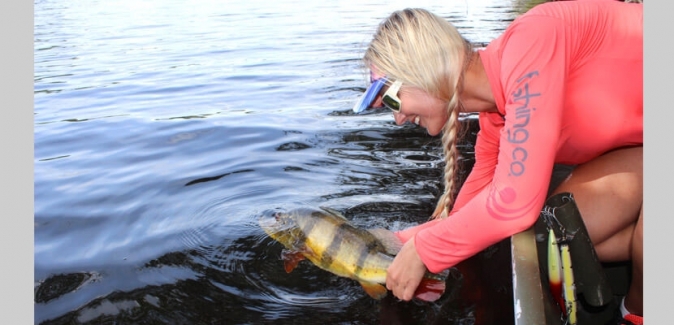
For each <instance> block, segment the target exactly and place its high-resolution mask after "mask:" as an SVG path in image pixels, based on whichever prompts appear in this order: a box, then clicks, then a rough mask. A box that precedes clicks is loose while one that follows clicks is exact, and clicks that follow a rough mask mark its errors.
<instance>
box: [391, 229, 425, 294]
mask: <svg viewBox="0 0 674 325" xmlns="http://www.w3.org/2000/svg"><path fill="white" fill-rule="evenodd" d="M425 273H426V265H424V262H422V261H421V257H419V254H418V253H417V249H416V247H415V246H414V240H408V241H407V243H405V245H403V247H402V249H401V250H400V252H399V253H398V255H396V257H395V258H394V259H393V263H391V265H390V266H389V267H388V270H387V273H386V288H387V289H389V290H391V291H392V292H393V295H395V296H396V297H398V299H401V300H405V301H409V300H411V299H412V298H413V297H414V292H415V291H416V290H417V287H418V286H419V283H420V282H421V279H422V278H423V277H424V274H425Z"/></svg>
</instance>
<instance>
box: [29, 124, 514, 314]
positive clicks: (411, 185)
mask: <svg viewBox="0 0 674 325" xmlns="http://www.w3.org/2000/svg"><path fill="white" fill-rule="evenodd" d="M464 124H465V125H466V126H467V128H466V136H465V137H464V140H463V142H462V143H461V144H460V148H461V157H462V158H461V163H462V170H463V171H464V173H463V174H462V177H461V180H462V179H463V177H465V175H466V174H467V172H468V171H469V170H470V168H471V167H472V164H473V162H474V153H473V152H472V145H471V143H473V141H474V137H475V135H476V132H477V120H476V119H466V120H464ZM317 136H318V137H319V138H320V139H321V141H320V142H321V143H324V144H323V145H324V146H325V147H323V148H322V150H326V151H327V155H328V157H329V158H330V159H334V161H331V160H329V159H328V160H325V157H323V158H322V160H321V161H322V162H311V161H309V162H307V163H306V164H305V166H303V167H298V166H295V167H294V168H288V167H286V168H285V172H287V173H297V172H309V173H313V172H315V171H312V168H313V167H312V166H314V165H322V164H328V165H329V166H330V168H337V169H338V172H337V175H338V176H337V183H339V187H338V188H339V189H340V190H339V191H337V192H336V193H330V194H326V195H322V196H321V198H320V200H321V202H320V204H322V205H326V206H331V207H334V208H335V209H338V210H341V212H342V213H344V215H345V216H346V217H347V218H348V219H350V220H351V221H352V223H354V224H355V225H357V226H360V227H364V228H370V227H372V228H373V227H386V228H389V229H392V230H396V229H401V228H405V227H408V226H411V225H414V224H418V223H421V222H424V221H425V220H427V218H428V215H429V214H430V213H431V212H432V210H433V208H434V205H435V201H436V200H437V197H438V196H439V195H440V192H441V189H442V182H441V180H442V178H441V176H442V167H443V162H442V160H443V159H442V157H441V148H440V139H439V138H437V137H429V136H428V135H427V134H426V133H425V130H422V129H419V128H416V127H413V126H403V127H397V126H395V127H388V126H387V125H383V126H381V127H379V128H369V129H367V130H362V129H360V130H346V131H344V132H339V131H334V130H333V131H330V132H324V133H320V132H319V134H318V135H317ZM306 142H307V141H294V140H292V141H286V142H283V143H282V144H280V145H278V146H277V147H276V150H277V151H295V150H300V151H301V150H305V149H308V148H311V147H312V146H314V145H310V144H307V143H306ZM325 143H327V144H325ZM320 168H324V166H321V167H320ZM236 172H239V173H244V172H250V171H249V170H246V169H241V170H238V171H236ZM233 173H235V172H231V173H224V174H221V175H214V176H212V177H210V178H209V177H203V178H196V179H194V180H191V181H189V182H187V183H186V184H184V186H191V185H196V184H199V183H203V182H209V181H216V180H217V179H219V178H221V177H225V176H228V175H231V174H233ZM257 217H258V216H257V215H250V216H248V217H247V218H246V220H248V223H247V224H245V225H239V226H238V228H236V231H233V233H231V234H229V235H228V236H229V237H228V238H223V239H222V240H220V241H219V242H217V243H212V242H211V243H205V242H204V241H200V240H198V239H197V240H193V241H192V242H191V244H189V245H186V246H188V247H187V249H185V250H180V251H173V252H169V253H166V254H163V255H162V256H160V257H158V258H155V259H152V260H150V261H149V262H146V263H144V264H142V265H141V266H139V267H137V268H136V269H135V270H134V271H131V272H130V273H129V276H131V277H134V276H138V274H151V276H152V277H153V278H156V277H164V278H167V279H169V280H167V281H163V282H162V281H158V280H154V282H152V281H146V282H150V283H149V284H148V283H146V284H145V285H139V286H137V287H136V288H133V289H130V290H122V289H117V290H114V291H112V292H110V293H106V294H103V295H99V296H97V297H96V298H94V299H90V300H88V301H86V300H85V301H83V302H82V304H81V305H80V307H78V308H76V309H74V310H70V311H68V312H66V313H61V314H59V316H56V317H54V318H52V319H47V320H42V321H41V324H85V323H90V324H111V323H122V324H134V323H167V324H169V323H170V324H320V323H328V324H508V323H512V320H513V311H512V285H511V282H510V277H509V276H510V274H511V272H510V271H509V267H510V252H509V249H510V248H509V242H508V241H503V242H501V243H499V244H496V245H494V246H492V247H490V248H488V249H487V250H485V251H483V252H482V253H480V254H478V255H476V256H474V257H473V258H471V259H468V260H466V261H464V262H463V263H461V264H459V265H458V266H457V270H458V271H456V272H454V273H452V274H451V276H450V277H449V278H448V280H447V291H446V292H445V294H444V295H443V296H442V297H441V299H439V300H438V301H436V302H433V303H425V302H418V301H411V302H403V301H399V300H397V299H396V298H394V297H392V295H391V294H389V295H388V296H387V297H386V298H384V299H382V300H381V301H376V300H373V299H372V298H370V297H369V296H367V294H365V292H364V291H363V290H362V288H361V287H360V285H359V284H358V283H357V282H355V281H353V280H350V279H346V278H341V277H338V276H335V275H333V274H331V273H329V272H326V271H323V270H321V269H319V268H317V267H316V266H314V265H312V264H311V263H310V262H306V261H305V262H302V263H300V265H299V266H298V267H297V268H296V269H295V270H294V271H293V272H291V273H286V272H285V271H284V268H283V262H282V261H281V259H280V257H281V251H282V249H283V247H282V245H280V244H279V243H277V242H275V241H274V240H272V239H270V238H268V237H267V236H266V235H265V234H264V233H263V231H262V230H261V229H259V228H258V227H257V224H256V223H255V222H254V220H257ZM197 235H198V234H197ZM110 272H112V271H110ZM105 277H106V275H105V274H99V273H96V272H73V273H66V274H58V275H52V276H50V277H48V278H47V279H44V280H42V281H40V283H38V284H36V288H35V303H36V307H37V306H40V305H45V304H49V303H54V302H58V301H59V299H69V298H70V299H73V298H72V296H73V295H76V294H77V292H78V291H82V290H86V288H87V287H91V286H95V285H96V283H97V282H100V281H104V280H105ZM171 279H173V280H171Z"/></svg>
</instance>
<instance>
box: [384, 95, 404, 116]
mask: <svg viewBox="0 0 674 325" xmlns="http://www.w3.org/2000/svg"><path fill="white" fill-rule="evenodd" d="M382 102H383V103H384V106H386V107H388V108H389V109H390V110H392V111H394V112H396V113H398V112H400V101H398V100H397V99H395V98H393V97H391V96H388V95H384V97H383V98H382Z"/></svg>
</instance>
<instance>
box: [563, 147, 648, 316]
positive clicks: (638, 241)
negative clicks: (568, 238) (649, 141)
mask: <svg viewBox="0 0 674 325" xmlns="http://www.w3.org/2000/svg"><path fill="white" fill-rule="evenodd" d="M560 192H571V193H573V196H574V198H575V200H576V205H577V206H578V210H579V211H580V214H581V216H582V217H583V221H584V222H585V227H586V228H587V231H588V234H589V236H590V239H591V240H592V242H593V244H594V248H595V250H596V251H597V256H598V257H599V259H600V260H601V261H603V262H615V261H629V260H631V261H632V282H631V284H630V288H629V291H628V293H627V296H626V298H625V307H626V308H627V309H628V310H629V311H630V312H631V313H633V314H636V315H643V296H642V295H643V208H642V203H643V147H633V148H626V149H618V150H615V151H612V152H609V153H606V154H604V155H602V156H600V157H597V158H595V159H594V160H592V161H589V162H587V163H585V164H582V165H579V166H578V167H576V168H575V169H574V170H573V171H572V172H571V175H569V177H568V178H567V179H566V180H564V181H563V182H562V183H561V184H560V185H559V186H558V187H557V188H556V189H555V191H554V192H553V194H556V193H560Z"/></svg>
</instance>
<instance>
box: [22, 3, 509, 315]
mask: <svg viewBox="0 0 674 325" xmlns="http://www.w3.org/2000/svg"><path fill="white" fill-rule="evenodd" d="M408 6H415V7H424V8H427V9H430V10H432V11H434V12H435V13H437V14H440V15H441V16H443V17H446V18H447V19H449V20H450V21H452V22H454V23H455V24H456V25H457V27H459V29H460V30H461V32H462V33H463V35H464V36H465V37H466V38H467V39H468V40H470V41H471V42H473V43H475V44H476V45H478V46H479V45H480V44H486V43H488V42H489V41H490V40H492V39H493V38H495V37H496V36H497V35H498V34H499V33H500V32H501V31H502V30H503V29H504V28H505V27H506V26H507V25H508V23H509V22H510V21H512V19H514V18H515V17H516V16H517V15H518V12H517V11H516V10H515V9H514V7H515V6H516V1H515V0H513V1H508V0H491V1H474V0H470V1H463V0H454V1H414V2H413V3H410V2H406V1H372V0H364V1H359V2H351V1H349V2H346V1H330V2H322V1H306V0H297V1H293V0H282V1H277V2H272V1H258V0H251V1H215V0H213V1H211V0H194V1H179V0H166V1H149V0H110V1H100V0H93V1H87V2H86V3H85V2H73V1H65V0H37V1H35V3H34V14H35V15H34V46H35V48H34V80H35V82H34V92H35V93H34V141H35V146H34V180H35V185H34V186H35V187H34V193H35V196H34V202H35V203H34V211H35V216H34V218H35V219H34V238H35V239H34V240H35V241H34V274H35V275H34V276H35V281H34V289H35V304H34V319H35V323H36V324H80V323H91V324H113V323H114V324H134V323H143V324H161V323H169V324H320V323H329V324H431V323H435V324H473V323H476V321H475V317H476V316H475V315H476V314H479V313H480V308H481V307H480V306H479V305H476V304H475V303H474V301H476V300H475V299H477V298H475V297H476V296H478V295H477V293H479V292H478V291H479V290H477V289H471V287H470V286H468V284H470V281H469V279H470V278H471V277H472V274H457V275H456V281H457V282H456V285H454V286H452V285H450V286H448V292H447V294H446V295H445V296H443V298H442V299H441V300H439V301H437V302H435V303H419V302H400V301H397V300H396V299H394V298H392V297H390V295H389V297H387V298H385V299H384V300H382V301H376V300H373V299H371V298H370V297H369V296H367V295H366V294H365V292H364V291H363V290H362V288H361V287H360V285H358V283H356V282H355V281H352V280H349V279H345V278H339V277H337V276H334V275H332V274H330V273H328V272H325V271H322V270H320V269H318V268H317V267H315V266H313V265H311V264H310V263H308V262H306V263H305V262H303V263H301V264H300V266H299V267H298V268H297V269H296V270H295V271H293V272H292V273H290V274H286V273H285V271H284V270H283V264H282V261H281V260H280V254H281V249H282V247H281V245H280V244H278V243H276V242H275V241H273V240H271V239H269V238H268V237H266V235H265V234H264V232H263V231H262V230H261V229H260V228H259V227H258V225H257V223H256V220H257V218H258V217H259V216H260V215H261V214H263V213H265V212H266V211H270V210H274V209H292V208H294V207H299V206H312V207H317V206H327V207H330V208H333V209H335V210H338V211H341V212H342V213H344V215H345V216H346V217H347V218H348V219H350V220H352V222H353V223H354V224H356V225H358V226H361V227H364V228H369V227H385V228H388V229H392V230H397V229H402V228H405V227H409V226H412V225H415V224H418V223H420V222H423V221H425V220H426V219H427V217H428V215H429V214H430V212H431V211H432V210H433V207H434V204H435V201H436V199H437V197H438V195H439V194H440V191H441V189H442V180H441V175H442V165H443V163H442V157H441V149H440V146H439V145H440V140H439V138H438V137H431V136H429V135H428V134H427V133H426V131H425V130H424V129H420V128H417V127H415V126H411V125H405V126H397V125H395V123H394V121H393V117H392V115H391V114H390V112H389V111H385V110H375V111H373V112H371V113H368V114H365V115H355V114H353V113H352V112H351V107H352V105H353V103H354V101H355V100H356V99H357V97H358V96H359V95H360V94H361V93H362V91H364V87H365V86H366V85H367V76H366V74H365V70H363V67H362V66H361V61H360V58H361V57H362V54H363V51H364V48H365V46H366V45H367V43H368V42H369V40H370V38H371V35H372V33H373V32H374V30H375V28H376V25H377V24H378V23H379V22H380V21H381V20H382V19H383V18H385V17H386V16H388V14H390V13H391V12H392V11H394V10H397V9H402V8H405V7H408ZM474 121H475V120H474V119H471V117H466V125H468V126H470V125H472V123H473V122H474ZM471 135H474V132H473V133H471V132H470V130H469V132H468V136H467V139H466V142H465V143H463V144H462V150H463V151H462V153H463V158H464V160H463V163H464V166H465V167H466V169H469V168H470V166H471V162H472V152H471V150H472V146H471V144H470V141H469V140H470V138H471ZM497 249H498V247H497ZM506 264H507V263H506ZM468 269H470V267H468ZM473 271H475V272H477V273H479V272H481V271H479V270H473ZM505 271H506V272H505V273H506V276H508V274H507V272H508V270H505ZM450 284H451V283H450ZM491 289H493V290H495V292H496V293H494V294H495V295H497V296H493V297H494V299H497V298H499V296H498V294H502V295H503V297H505V298H504V299H507V298H508V297H509V295H510V293H508V292H507V290H504V289H503V288H501V287H498V286H496V287H495V288H491ZM487 291H489V290H487V289H485V290H483V291H482V295H483V296H484V295H485V294H486V293H485V292H487ZM462 292H463V293H462ZM471 293H472V294H473V295H472V297H473V298H470V299H469V298H466V297H467V296H466V295H468V296H471ZM471 299H473V300H471ZM510 299H512V297H510ZM508 304H509V302H508V301H507V300H506V305H508ZM508 312H512V311H505V312H502V311H499V310H498V309H497V310H493V311H492V312H491V314H494V315H496V316H494V317H503V318H504V319H508V318H509V317H510V318H511V316H510V315H509V314H508ZM499 313H502V314H499ZM499 315H500V316H499ZM508 321H509V320H508ZM478 323H479V322H478Z"/></svg>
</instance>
